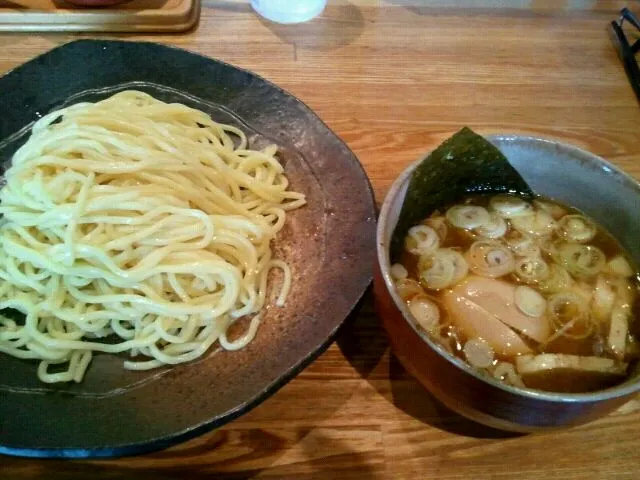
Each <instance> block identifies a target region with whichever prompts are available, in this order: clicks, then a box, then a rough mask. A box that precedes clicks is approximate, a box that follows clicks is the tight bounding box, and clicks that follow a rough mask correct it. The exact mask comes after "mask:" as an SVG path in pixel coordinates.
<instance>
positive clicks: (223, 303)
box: [0, 91, 305, 383]
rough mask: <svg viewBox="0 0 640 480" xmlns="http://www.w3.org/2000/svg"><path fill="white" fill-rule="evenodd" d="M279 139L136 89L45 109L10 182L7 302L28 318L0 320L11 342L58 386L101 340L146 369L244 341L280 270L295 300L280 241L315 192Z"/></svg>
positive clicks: (3, 289) (0, 260)
mask: <svg viewBox="0 0 640 480" xmlns="http://www.w3.org/2000/svg"><path fill="white" fill-rule="evenodd" d="M276 151H277V149H276V147H275V146H269V147H267V148H265V149H264V150H262V151H257V150H250V149H249V148H248V145H247V139H246V137H245V135H244V133H243V132H242V131H241V130H239V129H237V128H235V127H232V126H229V125H222V124H218V123H216V122H214V121H213V120H211V118H210V117H209V116H208V115H207V114H205V113H204V112H201V111H199V110H194V109H192V108H189V107H187V106H185V105H181V104H175V103H173V104H167V103H164V102H161V101H159V100H157V99H154V98H153V97H151V96H149V95H147V94H145V93H142V92H137V91H125V92H121V93H118V94H116V95H114V96H112V97H110V98H108V99H106V100H103V101H100V102H97V103H80V104H76V105H72V106H70V107H68V108H64V109H62V110H59V111H56V112H53V113H50V114H48V115H47V116H45V117H43V118H42V119H40V120H39V121H38V122H36V123H35V125H34V126H33V128H32V132H31V136H30V138H29V139H28V141H27V142H26V143H25V144H24V145H23V146H22V147H21V148H20V149H19V150H18V151H17V152H16V153H15V155H14V157H13V159H12V166H11V167H10V168H9V169H8V170H7V171H6V174H5V178H6V186H5V187H4V188H3V189H2V190H1V191H0V214H2V220H0V279H2V283H1V284H0V309H7V308H11V309H15V310H18V311H20V312H22V313H23V314H24V316H25V320H24V322H20V321H15V320H12V319H11V318H8V317H6V318H5V317H0V352H4V353H6V354H9V355H13V356H15V357H18V358H23V359H35V360H39V361H40V365H39V367H38V377H39V378H40V379H41V380H42V381H44V382H49V383H53V382H68V381H75V382H80V381H81V380H82V378H83V376H84V374H85V371H86V369H87V367H88V366H89V363H90V362H91V358H92V354H93V352H105V353H120V352H129V353H130V355H131V357H132V358H131V360H127V361H125V362H124V367H125V368H128V369H133V370H145V369H150V368H155V367H158V366H161V365H165V364H176V363H182V362H188V361H191V360H194V359H195V358H198V357H199V356H201V355H203V354H204V353H205V352H206V351H207V350H208V349H209V347H211V345H213V344H214V343H215V342H216V341H218V342H219V344H220V345H221V346H222V347H223V348H225V349H227V350H237V349H239V348H242V347H244V346H245V345H247V344H248V343H249V342H250V341H251V340H252V339H253V338H254V336H255V335H256V331H257V329H258V326H259V323H260V318H261V313H260V312H261V310H262V309H263V307H264V306H265V303H266V302H267V277H268V275H269V272H270V270H271V269H274V268H276V269H278V270H281V271H282V275H281V277H282V279H283V280H282V284H281V285H280V289H279V294H278V295H277V298H276V300H275V304H276V305H279V306H281V305H283V304H284V303H285V301H286V298H287V295H288V292H289V290H290V288H291V271H290V268H289V266H288V265H287V264H286V263H285V262H284V261H282V260H277V259H274V258H273V256H272V250H271V241H272V240H273V239H274V238H275V236H276V234H277V233H278V231H280V229H281V228H282V226H283V224H284V222H285V218H286V211H289V210H293V209H295V208H298V207H300V206H302V205H304V203H305V197H304V195H303V194H301V193H296V192H292V191H289V190H287V188H288V185H289V181H288V180H287V178H286V176H285V175H284V170H283V168H282V165H281V164H280V163H279V162H278V160H277V158H276V156H275V155H276ZM246 316H248V317H250V320H249V326H248V328H247V330H246V331H245V332H244V334H242V335H241V336H240V337H238V338H237V339H235V340H229V338H228V337H227V330H228V329H229V327H230V326H231V325H232V324H233V323H234V322H235V321H237V320H238V319H239V318H241V317H246ZM105 337H109V341H105V340H104V338H105ZM114 339H115V341H114ZM54 364H55V365H57V367H55V369H51V368H50V366H51V365H54ZM53 370H55V371H53Z"/></svg>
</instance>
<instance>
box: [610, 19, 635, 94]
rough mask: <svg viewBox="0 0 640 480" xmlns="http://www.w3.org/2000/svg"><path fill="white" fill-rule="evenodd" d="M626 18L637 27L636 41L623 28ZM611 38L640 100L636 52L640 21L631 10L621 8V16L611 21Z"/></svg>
mask: <svg viewBox="0 0 640 480" xmlns="http://www.w3.org/2000/svg"><path fill="white" fill-rule="evenodd" d="M625 20H626V21H627V23H628V24H630V25H631V26H632V27H634V28H635V30H634V34H635V37H636V38H635V41H633V43H630V42H629V39H628V37H627V34H626V33H625V31H624V30H623V29H622V26H623V24H624V23H625ZM609 29H610V34H611V40H612V41H613V44H614V45H615V46H616V50H617V52H618V56H619V57H620V60H622V63H623V65H624V69H625V71H626V72H627V76H628V77H629V81H630V82H631V86H632V87H633V91H634V92H636V96H637V97H638V100H640V68H638V60H637V59H636V54H637V53H638V51H640V21H639V20H638V17H636V16H635V15H634V14H633V12H632V11H631V10H629V9H628V8H626V7H625V8H623V9H622V10H620V18H619V19H618V20H614V21H612V22H611V25H610V27H609Z"/></svg>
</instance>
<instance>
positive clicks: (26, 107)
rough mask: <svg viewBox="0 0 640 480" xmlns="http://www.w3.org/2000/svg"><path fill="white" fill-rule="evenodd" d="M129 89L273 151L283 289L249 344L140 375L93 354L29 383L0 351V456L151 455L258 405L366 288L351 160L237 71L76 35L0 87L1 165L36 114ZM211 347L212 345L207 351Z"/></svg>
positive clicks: (321, 343) (361, 219)
mask: <svg viewBox="0 0 640 480" xmlns="http://www.w3.org/2000/svg"><path fill="white" fill-rule="evenodd" d="M125 89H136V90H141V91H144V92H147V93H149V94H151V95H153V96H154V97H156V98H158V99H160V100H162V101H165V102H181V103H185V104H187V105H189V106H191V107H195V108H198V109H200V110H202V111H204V112H206V113H208V114H210V115H211V116H212V117H213V119H214V120H216V121H218V122H222V123H229V124H233V125H236V126H238V127H240V128H241V129H242V130H244V131H245V132H246V133H247V137H248V140H249V143H250V144H251V146H252V148H263V147H264V146H266V145H268V144H272V143H276V144H277V145H279V146H280V147H281V148H280V154H279V157H280V159H281V161H282V163H283V165H284V167H285V171H286V172H287V175H288V178H289V180H290V182H291V186H292V188H294V189H295V190H297V191H301V192H304V193H305V194H306V196H307V201H308V205H307V206H305V207H304V208H301V209H298V210H297V211H295V212H291V213H290V216H288V218H287V223H286V224H285V227H284V229H283V230H282V231H281V232H280V235H279V237H278V240H277V241H276V243H275V245H274V248H275V251H276V252H277V254H278V256H279V257H280V258H283V259H284V260H286V261H288V262H289V264H290V265H291V266H292V269H293V271H294V272H295V273H294V283H293V285H292V290H291V292H290V295H289V299H288V301H287V305H286V306H285V307H283V308H271V309H269V310H268V311H267V312H265V316H264V318H263V322H262V325H261V327H260V329H259V331H258V334H257V336H256V338H255V339H254V341H252V342H251V343H250V344H249V345H248V346H247V347H246V348H244V349H242V350H239V351H237V352H220V351H216V352H214V353H212V354H210V355H205V356H204V357H203V358H201V359H199V360H196V361H194V362H192V363H188V364H182V365H178V366H176V367H173V368H169V367H165V368H160V369H157V370H151V371H147V372H132V371H127V370H124V368H123V366H122V361H123V358H122V357H118V356H115V355H96V356H95V357H94V359H93V362H92V364H91V366H90V368H89V370H88V371H87V375H86V376H85V378H84V380H83V381H82V383H79V384H56V385H45V384H42V383H41V382H40V381H39V380H38V378H37V375H36V368H37V362H29V361H24V360H19V359H16V358H13V357H9V356H7V355H4V354H0V412H2V413H1V414H0V453H6V454H13V455H27V456H66V457H86V456H116V455H126V454H134V453H142V452H145V451H151V450H157V449H160V448H164V447H166V446H169V445H171V444H173V443H177V442H179V441H182V440H186V439H188V438H191V437H194V436H196V435H198V434H201V433H203V432H205V431H207V430H210V429H212V428H214V427H218V426H220V425H222V424H224V423H226V422H228V421H230V420H233V419H234V418H236V417H238V416H240V415H241V414H243V413H245V412H246V411H248V410H249V409H251V408H253V407H254V406H256V405H258V404H259V403H260V402H262V401H263V400H265V399H266V398H267V397H269V396H270V395H271V394H273V393H274V392H275V391H277V390H278V389H279V388H280V387H282V386H283V385H284V384H285V383H286V382H287V381H289V380H291V379H292V378H293V377H294V376H295V375H296V374H297V373H298V372H300V371H301V370H302V369H303V368H304V367H305V366H306V365H308V364H309V363H310V362H311V361H312V360H314V359H315V358H316V357H317V356H318V355H319V354H320V353H321V352H322V351H324V349H325V348H326V347H327V346H328V345H329V344H330V342H331V341H332V339H333V337H334V335H335V333H336V332H337V330H338V328H339V327H340V325H341V324H342V322H343V321H344V320H345V318H346V317H347V315H348V314H349V313H350V312H351V311H352V310H353V309H354V308H355V307H356V305H357V304H358V301H359V300H360V298H361V297H362V295H363V294H364V292H365V290H366V288H367V287H368V285H369V283H370V281H371V275H372V272H371V265H372V262H373V260H374V251H375V225H376V222H375V204H374V199H373V193H372V190H371V187H370V184H369V181H368V179H367V177H366V175H365V173H364V170H363V169H362V166H361V165H360V163H359V162H358V160H357V158H356V157H355V155H354V154H353V153H352V152H351V151H350V150H349V148H348V147H347V146H346V145H345V144H344V143H343V142H342V141H341V140H340V139H339V138H338V137H337V136H336V135H335V134H334V133H333V132H332V131H331V130H330V129H329V128H328V127H327V126H326V125H325V124H324V123H323V122H322V121H321V120H320V119H319V118H318V117H317V116H316V115H315V114H314V113H313V112H312V111H311V110H310V109H309V108H308V107H306V106H305V105H304V104H303V103H302V102H300V101H299V100H298V99H296V98H295V97H293V96H292V95H289V94H288V93H287V92H285V91H283V90H282V89H280V88H279V87H277V86H276V85H274V84H272V83H270V82H268V81H266V80H264V79H262V78H260V77H258V76H256V75H254V74H252V73H250V72H247V71H244V70H240V69H238V68H235V67H233V66H231V65H228V64H225V63H222V62H218V61H216V60H212V59H210V58H206V57H203V56H200V55H196V54H193V53H189V52H186V51H184V50H180V49H177V48H171V47H167V46H163V45H158V44H153V43H137V42H123V41H96V40H81V41H76V42H72V43H69V44H67V45H64V46H62V47H60V48H57V49H55V50H53V51H51V52H49V53H46V54H44V55H42V56H40V57H37V58H35V59H33V60H31V61H30V62H28V63H26V64H25V65H23V66H21V67H19V68H17V69H16V70H13V71H12V72H10V73H8V74H7V75H5V76H4V77H2V78H0V104H1V105H2V107H3V121H2V122H0V139H2V141H0V160H2V162H3V163H4V165H5V167H6V162H8V161H9V159H10V158H11V155H12V153H13V152H14V151H15V149H16V148H17V147H18V146H20V145H21V144H22V143H23V142H24V141H25V139H26V136H27V135H28V134H29V131H28V129H25V127H27V126H29V125H30V124H31V123H32V122H33V121H34V120H36V119H37V118H39V117H41V116H42V115H44V114H46V113H47V112H49V111H51V110H53V109H57V108H60V107H62V106H65V105H68V104H73V103H77V102H81V101H96V100H100V99H103V98H106V97H108V96H111V95H112V94H114V93H116V92H117V91H121V90H125ZM214 349H215V346H214Z"/></svg>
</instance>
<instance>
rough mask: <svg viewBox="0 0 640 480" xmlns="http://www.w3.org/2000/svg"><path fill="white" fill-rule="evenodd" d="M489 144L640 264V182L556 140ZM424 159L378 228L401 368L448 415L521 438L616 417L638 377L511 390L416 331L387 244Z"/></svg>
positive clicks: (505, 139) (380, 301)
mask: <svg viewBox="0 0 640 480" xmlns="http://www.w3.org/2000/svg"><path fill="white" fill-rule="evenodd" d="M488 139H489V140H490V141H491V142H492V143H493V144H495V145H496V146H497V147H498V148H499V149H500V150H502V152H503V153H504V154H505V155H506V157H507V158H508V159H509V161H510V162H511V164H512V165H513V166H514V167H515V168H516V169H517V170H518V172H520V174H521V175H522V177H523V178H524V179H525V180H526V181H527V183H528V184H529V185H530V186H531V188H532V189H533V190H534V191H535V192H536V193H539V194H542V195H544V196H547V197H551V198H554V199H556V200H559V201H561V202H563V203H566V204H568V205H572V206H574V207H576V208H578V209H580V210H582V211H583V212H585V213H586V214H588V215H590V216H591V217H592V218H594V219H595V220H596V221H598V222H599V223H600V224H601V225H602V226H604V227H605V228H607V229H608V230H609V231H610V232H611V233H612V234H613V235H614V236H615V237H616V238H617V239H618V240H619V241H620V242H621V243H622V245H623V246H624V247H625V248H626V249H627V251H628V252H629V253H630V254H631V256H632V258H633V259H634V260H635V262H636V263H640V243H639V242H638V241H637V239H638V238H640V184H639V183H638V182H637V181H636V180H634V179H633V178H631V177H630V176H629V175H627V174H625V173H624V172H622V171H620V170H619V169H617V168H616V167H614V166H613V165H611V164H610V163H608V162H606V161H605V160H603V159H601V158H599V157H597V156H596V155H593V154H591V153H589V152H586V151H584V150H582V149H580V148H577V147H574V146H570V145H566V144H562V143H560V142H557V141H552V140H545V139H541V138H534V137H524V136H490V137H488ZM420 161H422V159H421V160H420ZM420 161H418V162H416V163H414V164H413V165H411V166H409V167H408V168H407V169H406V170H405V171H404V172H403V173H402V174H401V175H400V177H399V178H398V179H397V180H396V181H395V183H394V184H393V185H392V187H391V189H390V191H389V193H388V194H387V197H386V199H385V201H384V203H383V205H382V209H381V212H380V217H379V221H378V230H377V246H376V248H377V260H378V261H377V266H376V272H375V279H374V287H375V294H376V305H377V309H378V312H379V314H380V317H381V318H382V321H383V325H384V327H385V329H386V331H387V333H388V335H389V338H390V342H391V346H392V349H393V351H394V353H395V355H396V356H397V357H398V359H399V361H400V362H401V363H402V365H403V366H404V367H405V368H406V369H407V370H408V371H409V372H410V373H411V374H413V375H414V376H415V377H416V378H417V379H418V380H419V381H420V383H422V384H423V385H424V386H425V387H426V388H427V389H428V390H429V391H430V392H431V393H432V394H433V395H434V396H435V397H436V398H437V399H439V400H440V401H441V402H442V403H444V404H445V405H446V406H447V407H449V408H450V409H452V410H454V411H456V412H458V413H460V414H462V415H464V416H466V417H468V418H470V419H472V420H475V421H477V422H479V423H482V424H485V425H488V426H491V427H495V428H499V429H503V430H510V431H516V432H532V431H537V430H544V429H552V428H561V427H569V426H572V425H577V424H581V423H585V422H588V421H590V420H593V419H595V418H597V417H601V416H604V415H605V414H607V413H608V412H611V411H612V410H614V409H616V408H617V407H619V406H620V405H622V404H623V403H624V402H626V401H627V400H629V399H630V398H631V397H632V396H633V395H634V394H635V393H636V392H638V391H639V390H640V379H639V378H638V375H637V374H634V375H632V376H631V377H630V378H629V379H628V380H626V381H625V382H624V383H622V384H620V385H617V386H615V387H612V388H609V389H606V390H601V391H597V392H592V393H581V394H565V393H552V392H543V391H538V390H530V389H521V388H515V387H511V386H508V385H505V384H503V383H501V382H499V381H498V380H494V379H492V378H488V377H485V376H482V375H480V374H479V373H478V372H476V371H475V370H474V369H473V368H472V367H470V366H468V365H467V364H466V363H465V362H463V361H462V360H460V359H458V358H456V357H454V356H453V355H451V354H449V353H448V352H447V351H446V350H444V348H442V347H441V346H439V345H438V344H437V343H435V342H434V341H432V340H431V339H430V338H429V337H428V335H427V334H426V333H424V332H423V331H422V330H420V329H419V328H418V327H417V325H416V324H415V322H414V320H413V318H412V317H411V315H410V313H409V311H408V309H407V308H406V306H405V304H404V302H403V301H402V300H401V299H400V297H399V296H398V295H397V293H396V292H395V289H394V288H393V283H392V279H391V275H390V272H389V270H390V261H389V243H390V239H391V235H392V233H393V230H394V228H395V226H396V223H397V220H398V215H399V213H400V209H401V206H402V203H403V201H404V196H405V193H406V190H407V185H408V183H409V179H410V176H411V173H412V171H413V170H414V168H415V167H416V166H417V165H418V163H420Z"/></svg>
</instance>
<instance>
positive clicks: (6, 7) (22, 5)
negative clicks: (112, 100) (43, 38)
mask: <svg viewBox="0 0 640 480" xmlns="http://www.w3.org/2000/svg"><path fill="white" fill-rule="evenodd" d="M199 17H200V0H132V1H130V2H127V3H123V4H120V5H115V6H112V7H107V8H82V7H74V6H72V5H71V4H68V3H66V2H65V1H64V0H0V31H5V32H7V31H13V32H183V31H185V30H188V29H189V28H191V27H193V26H194V25H195V24H196V23H197V21H198V18H199Z"/></svg>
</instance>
